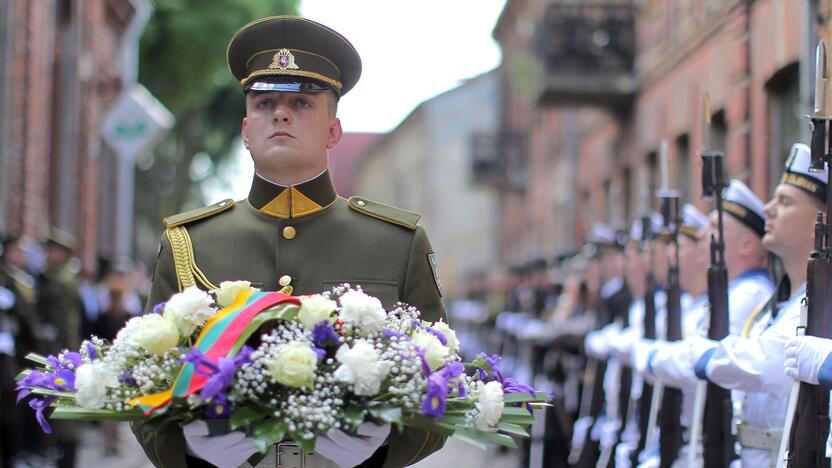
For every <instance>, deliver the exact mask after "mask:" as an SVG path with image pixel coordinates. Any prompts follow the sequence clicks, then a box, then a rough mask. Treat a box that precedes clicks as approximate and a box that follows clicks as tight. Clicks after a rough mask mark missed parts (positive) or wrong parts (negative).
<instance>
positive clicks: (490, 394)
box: [474, 380, 505, 431]
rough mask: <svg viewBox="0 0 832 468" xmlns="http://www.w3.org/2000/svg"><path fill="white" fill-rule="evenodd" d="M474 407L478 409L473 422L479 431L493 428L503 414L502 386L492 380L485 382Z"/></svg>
mask: <svg viewBox="0 0 832 468" xmlns="http://www.w3.org/2000/svg"><path fill="white" fill-rule="evenodd" d="M476 407H477V409H478V410H479V412H478V413H477V415H476V417H475V418H474V424H476V426H477V429H479V430H481V431H488V430H493V429H494V428H495V427H497V424H498V423H499V422H500V417H501V416H502V415H503V407H505V404H504V403H503V386H502V384H500V382H497V381H496V380H492V381H491V382H488V383H487V384H485V386H484V387H482V389H481V391H480V395H479V398H478V399H477V403H476Z"/></svg>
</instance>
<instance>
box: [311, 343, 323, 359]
mask: <svg viewBox="0 0 832 468" xmlns="http://www.w3.org/2000/svg"><path fill="white" fill-rule="evenodd" d="M312 351H315V354H317V355H318V361H323V360H324V358H325V357H326V351H324V350H323V349H321V348H318V347H317V346H313V347H312Z"/></svg>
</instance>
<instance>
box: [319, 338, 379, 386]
mask: <svg viewBox="0 0 832 468" xmlns="http://www.w3.org/2000/svg"><path fill="white" fill-rule="evenodd" d="M378 358H379V355H378V352H376V350H375V348H373V345H371V344H369V343H367V342H366V341H363V340H357V341H356V342H355V344H354V345H353V347H352V349H350V347H349V345H347V344H343V345H341V347H340V348H338V352H336V353H335V359H337V360H338V362H340V363H341V365H340V366H339V367H338V368H337V369H335V372H333V374H332V375H333V376H334V377H335V378H336V379H338V380H340V381H341V382H345V383H349V384H353V390H352V391H353V393H355V394H356V395H362V396H372V395H375V394H377V393H378V391H379V389H380V388H381V382H382V381H384V378H385V377H387V372H388V371H389V370H390V367H392V365H393V363H392V362H390V361H379V359H378Z"/></svg>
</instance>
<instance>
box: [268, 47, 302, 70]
mask: <svg viewBox="0 0 832 468" xmlns="http://www.w3.org/2000/svg"><path fill="white" fill-rule="evenodd" d="M269 68H270V69H275V68H277V69H280V70H287V69H288V70H297V69H298V66H297V65H296V64H295V56H294V55H292V53H291V52H289V49H280V50H278V51H277V53H276V54H274V60H272V63H271V65H269Z"/></svg>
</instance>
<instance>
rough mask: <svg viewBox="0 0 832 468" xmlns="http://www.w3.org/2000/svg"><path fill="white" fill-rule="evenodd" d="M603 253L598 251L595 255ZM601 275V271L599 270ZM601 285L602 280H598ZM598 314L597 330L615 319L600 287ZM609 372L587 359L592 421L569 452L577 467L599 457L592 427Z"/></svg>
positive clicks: (585, 407)
mask: <svg viewBox="0 0 832 468" xmlns="http://www.w3.org/2000/svg"><path fill="white" fill-rule="evenodd" d="M598 255H601V254H599V253H597V252H595V253H594V256H596V258H597V256H598ZM599 276H601V272H600V271H599ZM598 283H599V285H600V284H601V281H599V282H598ZM597 295H598V297H597V302H596V303H597V308H598V311H597V315H596V330H599V329H601V328H603V327H604V326H606V325H608V324H610V323H611V322H612V321H613V318H614V317H613V314H612V311H610V310H609V307H608V305H607V304H606V301H604V300H601V298H600V295H601V293H600V289H599V291H598V292H597ZM606 372H607V361H605V360H595V359H587V361H586V371H585V372H584V379H583V380H584V383H583V390H582V392H581V410H580V415H581V417H589V419H590V420H591V421H592V422H591V423H590V424H589V426H587V428H586V430H585V434H584V437H583V441H584V443H583V446H581V447H577V446H575V447H572V450H570V452H569V457H568V462H569V464H570V465H573V466H575V467H586V468H590V467H592V468H594V467H595V460H596V459H597V457H598V453H599V448H598V442H597V441H593V440H592V437H591V433H592V427H593V426H594V425H595V422H596V421H597V419H598V416H600V415H601V411H602V410H603V409H604V374H605V373H606Z"/></svg>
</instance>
